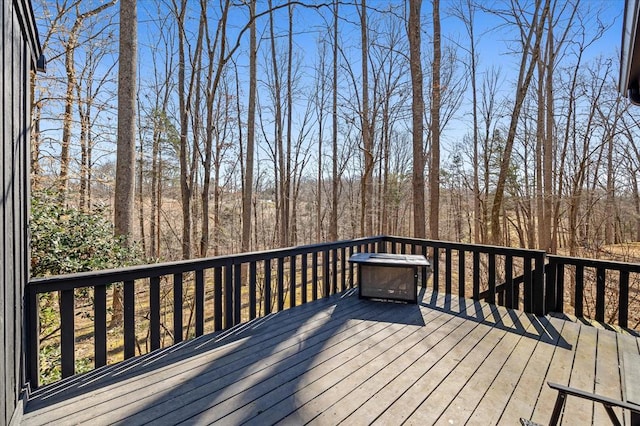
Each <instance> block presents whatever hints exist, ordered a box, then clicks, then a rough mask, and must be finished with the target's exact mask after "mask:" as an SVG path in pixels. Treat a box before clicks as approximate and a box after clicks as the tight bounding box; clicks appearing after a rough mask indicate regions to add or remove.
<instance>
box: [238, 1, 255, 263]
mask: <svg viewBox="0 0 640 426" xmlns="http://www.w3.org/2000/svg"><path fill="white" fill-rule="evenodd" d="M255 15H256V0H251V1H250V2H249V18H250V19H251V27H250V29H249V105H248V107H247V108H248V111H247V152H246V160H245V174H244V185H243V190H244V191H243V193H242V251H243V252H246V251H249V249H250V247H251V201H252V198H253V167H254V165H253V163H254V159H253V157H254V151H255V127H256V82H257V71H256V70H257V41H256V40H257V35H256V22H255Z"/></svg>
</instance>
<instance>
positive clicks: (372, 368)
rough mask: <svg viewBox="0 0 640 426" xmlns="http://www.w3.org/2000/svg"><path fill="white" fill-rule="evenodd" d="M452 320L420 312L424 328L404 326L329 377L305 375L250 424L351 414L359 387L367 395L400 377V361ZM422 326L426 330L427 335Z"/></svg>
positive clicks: (422, 347) (424, 346)
mask: <svg viewBox="0 0 640 426" xmlns="http://www.w3.org/2000/svg"><path fill="white" fill-rule="evenodd" d="M452 318H455V317H453V316H450V315H446V314H445V313H443V312H438V311H433V310H426V309H423V310H422V314H421V316H420V319H422V320H423V321H424V326H419V322H417V323H416V324H415V325H405V326H404V327H402V328H401V329H400V330H399V331H398V332H396V333H394V335H393V336H392V337H391V338H389V339H386V340H385V341H384V342H379V343H383V344H377V345H375V346H373V347H370V348H368V349H367V351H366V352H368V354H367V356H366V357H360V356H359V357H357V358H355V359H352V360H351V361H350V362H347V363H344V364H342V365H339V366H338V367H337V368H336V369H335V370H334V371H332V372H331V374H326V375H324V376H322V377H320V378H317V379H316V380H312V377H310V376H308V375H307V374H305V377H304V378H303V379H302V380H301V382H300V383H299V384H298V385H297V386H296V388H295V389H293V391H292V392H291V393H290V394H289V395H287V396H286V397H285V398H284V399H282V400H281V401H278V402H277V403H275V404H273V405H271V406H270V407H269V408H268V410H265V411H263V412H262V413H260V414H259V415H257V416H255V417H251V418H250V419H249V423H250V424H255V425H260V424H272V423H275V422H277V421H280V420H283V421H284V422H285V423H297V424H302V423H307V422H309V421H311V420H313V419H314V418H316V417H317V416H319V415H321V414H323V413H325V412H327V411H328V410H329V409H330V408H335V407H337V408H336V410H337V411H339V412H340V413H342V414H345V413H346V414H348V413H349V412H350V411H349V410H351V411H353V410H355V409H356V408H357V407H358V406H359V405H360V404H359V403H358V402H359V401H360V400H361V397H362V396H365V392H360V389H361V388H363V387H364V388H366V390H367V392H366V393H368V394H370V393H372V392H373V390H374V389H376V388H378V387H382V386H384V385H383V384H381V382H383V381H384V382H386V381H388V380H389V379H390V377H393V375H394V374H396V371H398V370H400V371H399V372H398V373H397V374H400V373H401V371H402V370H403V369H404V368H406V366H407V365H408V364H407V363H406V362H404V363H403V361H402V358H404V357H406V358H409V357H410V356H411V355H410V352H411V351H415V352H418V351H419V352H420V354H423V353H424V351H425V350H427V349H428V347H429V346H430V345H429V344H428V342H426V338H427V337H428V336H431V337H432V338H433V339H436V338H437V336H440V338H443V337H444V336H446V335H447V332H448V330H447V329H446V327H444V325H445V324H447V322H449V321H450V320H451V319H452ZM425 327H426V328H428V329H429V332H428V333H427V332H426V330H425ZM370 349H375V350H373V351H372V350H370ZM418 357H419V356H418ZM418 357H416V358H418ZM401 364H402V366H401ZM254 415H255V413H254ZM285 416H286V417H285ZM337 420H338V418H337V417H336V416H332V418H331V420H330V421H329V422H330V423H333V424H335V423H336V421H337ZM320 422H321V423H322V422H323V420H321V421H320Z"/></svg>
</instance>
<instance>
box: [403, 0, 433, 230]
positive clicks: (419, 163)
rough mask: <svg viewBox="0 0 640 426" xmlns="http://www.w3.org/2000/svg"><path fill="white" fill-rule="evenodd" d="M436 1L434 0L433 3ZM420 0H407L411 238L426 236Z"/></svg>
mask: <svg viewBox="0 0 640 426" xmlns="http://www.w3.org/2000/svg"><path fill="white" fill-rule="evenodd" d="M436 1H438V0H436ZM421 8H422V0H410V1H409V26H408V37H409V55H410V68H411V88H412V95H413V96H412V101H411V111H412V124H413V132H412V141H413V144H412V146H413V174H412V189H413V235H414V237H416V238H425V237H426V225H425V222H426V214H425V208H424V189H425V185H424V146H423V141H422V138H423V134H424V128H423V121H422V116H423V114H424V99H423V97H422V60H421V59H420V43H421V39H422V37H421V36H420V31H421V29H422V26H421V24H420V11H421Z"/></svg>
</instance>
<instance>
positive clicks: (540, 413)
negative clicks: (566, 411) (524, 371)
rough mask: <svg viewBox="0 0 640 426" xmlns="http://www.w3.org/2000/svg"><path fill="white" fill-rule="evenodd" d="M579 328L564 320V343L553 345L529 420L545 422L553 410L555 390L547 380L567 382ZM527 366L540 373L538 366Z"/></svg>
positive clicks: (534, 372)
mask: <svg viewBox="0 0 640 426" xmlns="http://www.w3.org/2000/svg"><path fill="white" fill-rule="evenodd" d="M579 330H580V326H579V325H578V324H576V323H573V322H570V321H566V322H565V324H564V327H562V339H563V340H564V342H565V345H564V346H560V345H558V346H555V347H554V351H553V355H552V357H551V361H550V362H549V363H547V369H546V372H547V373H546V377H545V379H544V381H543V385H542V388H541V389H540V395H539V397H538V400H537V402H536V403H535V406H534V409H533V413H532V414H531V420H532V421H534V422H536V423H540V424H547V423H548V422H549V419H550V418H551V413H552V412H553V405H554V403H555V400H556V396H557V392H555V391H553V390H552V389H550V388H549V386H547V382H548V381H549V382H555V383H562V384H565V383H569V377H570V375H571V368H572V365H573V358H574V355H575V350H576V346H577V341H578V335H579ZM527 368H532V369H534V371H533V374H540V375H541V374H542V371H540V366H535V365H531V367H529V366H527Z"/></svg>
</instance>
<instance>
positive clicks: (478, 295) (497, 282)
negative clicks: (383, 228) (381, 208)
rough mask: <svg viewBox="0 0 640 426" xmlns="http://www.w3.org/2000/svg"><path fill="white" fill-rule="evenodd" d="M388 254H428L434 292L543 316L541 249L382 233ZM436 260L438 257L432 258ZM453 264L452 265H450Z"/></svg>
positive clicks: (542, 259)
mask: <svg viewBox="0 0 640 426" xmlns="http://www.w3.org/2000/svg"><path fill="white" fill-rule="evenodd" d="M384 242H385V243H386V244H387V245H388V246H389V247H387V248H386V250H388V251H389V252H390V253H412V254H416V253H417V254H423V253H427V254H428V257H429V259H430V260H431V268H432V271H433V279H432V283H433V290H434V291H436V292H437V291H440V290H441V285H442V281H443V278H444V292H445V293H448V294H453V293H454V292H455V289H454V285H456V286H457V293H456V294H457V295H458V296H460V297H470V298H472V299H475V300H486V301H487V302H489V303H494V304H496V303H497V304H499V305H502V306H506V307H507V308H514V309H523V310H524V311H525V312H530V313H534V314H536V315H544V314H545V313H546V310H545V299H544V289H543V288H542V286H541V285H540V284H539V283H543V282H544V278H543V277H544V275H543V274H544V259H545V252H544V251H541V250H527V249H518V248H509V247H499V246H489V245H480V244H463V243H453V242H446V241H436V240H422V239H415V238H402V237H386V238H385V241H384ZM434 259H438V261H434ZM454 262H455V263H456V264H454Z"/></svg>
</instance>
